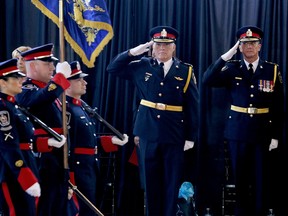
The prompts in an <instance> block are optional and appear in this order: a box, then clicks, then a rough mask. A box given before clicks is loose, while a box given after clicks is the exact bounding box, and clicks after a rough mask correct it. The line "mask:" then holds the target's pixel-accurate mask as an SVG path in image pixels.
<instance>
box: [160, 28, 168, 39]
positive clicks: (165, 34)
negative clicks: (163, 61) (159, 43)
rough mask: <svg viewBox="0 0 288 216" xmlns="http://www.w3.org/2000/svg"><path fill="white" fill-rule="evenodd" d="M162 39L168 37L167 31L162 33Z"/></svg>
mask: <svg viewBox="0 0 288 216" xmlns="http://www.w3.org/2000/svg"><path fill="white" fill-rule="evenodd" d="M161 37H167V31H166V30H165V29H163V30H162V31H161Z"/></svg>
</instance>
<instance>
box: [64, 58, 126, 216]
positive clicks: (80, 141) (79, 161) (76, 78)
mask: <svg viewBox="0 0 288 216" xmlns="http://www.w3.org/2000/svg"><path fill="white" fill-rule="evenodd" d="M70 66H71V70H72V73H71V75H70V76H69V77H68V80H69V82H70V86H69V88H68V89H66V100H67V122H68V130H69V138H70V154H69V164H70V181H71V182H72V183H73V184H74V185H76V186H77V188H78V189H79V190H80V191H81V193H82V194H83V195H84V196H85V197H86V198H87V199H88V200H89V201H90V202H91V203H92V204H93V205H95V206H96V207H99V204H100V203H101V202H100V201H101V198H102V196H100V195H101V193H100V192H99V191H101V189H102V187H103V184H101V176H100V165H99V158H98V143H99V144H101V146H102V147H103V149H104V151H105V152H114V151H117V150H118V146H117V145H120V146H122V145H124V144H126V143H127V142H128V136H127V135H126V134H124V137H125V138H124V140H120V139H119V138H117V137H116V136H97V134H96V118H94V117H93V114H92V113H89V112H88V111H87V110H86V109H85V108H84V106H85V105H84V104H83V103H85V102H84V101H82V100H81V96H82V95H84V94H85V93H86V85H87V82H86V80H85V79H84V78H85V77H86V76H88V74H86V73H83V71H82V70H81V66H80V64H79V62H78V61H73V62H71V63H70ZM115 144H116V145H115ZM72 198H73V201H74V203H75V205H76V206H78V207H79V216H87V215H89V216H92V215H96V213H94V212H93V211H92V210H91V208H89V206H88V205H87V204H86V203H85V202H84V201H83V200H81V199H77V197H76V195H73V197H72Z"/></svg>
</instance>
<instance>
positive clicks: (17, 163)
mask: <svg viewBox="0 0 288 216" xmlns="http://www.w3.org/2000/svg"><path fill="white" fill-rule="evenodd" d="M15 166H16V167H22V166H23V160H17V161H16V162H15Z"/></svg>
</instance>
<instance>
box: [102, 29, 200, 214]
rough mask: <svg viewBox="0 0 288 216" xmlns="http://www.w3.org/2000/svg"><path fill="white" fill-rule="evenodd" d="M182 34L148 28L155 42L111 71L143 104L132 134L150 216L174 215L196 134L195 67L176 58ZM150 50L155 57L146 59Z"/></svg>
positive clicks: (122, 56)
mask: <svg viewBox="0 0 288 216" xmlns="http://www.w3.org/2000/svg"><path fill="white" fill-rule="evenodd" d="M178 35H179V34H178V31H177V30H176V29H174V28H172V27H170V26H156V27H154V28H152V29H151V30H150V36H151V38H152V40H151V41H150V42H147V43H145V44H140V45H139V46H137V47H135V48H132V49H129V50H127V51H125V52H123V53H120V54H118V55H117V56H116V57H115V58H114V59H113V60H112V62H111V63H110V64H109V65H108V67H107V71H108V72H109V73H111V74H113V75H117V76H119V77H121V78H124V79H129V80H132V81H133V83H134V84H135V86H136V88H137V93H138V95H137V98H139V101H140V104H139V107H138V111H137V114H136V119H135V125H134V130H133V133H134V136H137V138H139V143H138V142H137V143H138V144H137V145H138V147H139V148H140V151H139V152H140V159H139V161H140V162H141V163H143V167H144V169H143V170H141V171H142V172H143V176H144V187H145V192H146V210H147V212H146V213H147V214H146V215H147V216H149V215H163V216H171V215H176V210H177V208H176V207H177V199H178V192H179V188H180V185H181V182H180V181H181V180H182V177H183V165H184V150H188V149H189V148H192V147H193V145H194V142H196V141H197V134H198V90H197V86H196V82H195V79H194V74H193V69H192V66H191V65H189V64H187V63H183V62H181V61H180V60H178V59H177V58H175V57H174V52H175V50H176V40H177V38H178ZM150 47H152V57H149V56H148V57H147V56H143V54H144V53H145V52H147V51H148V50H149V48H150Z"/></svg>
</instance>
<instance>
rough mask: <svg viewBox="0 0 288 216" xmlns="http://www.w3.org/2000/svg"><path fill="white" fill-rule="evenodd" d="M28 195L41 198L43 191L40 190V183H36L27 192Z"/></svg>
mask: <svg viewBox="0 0 288 216" xmlns="http://www.w3.org/2000/svg"><path fill="white" fill-rule="evenodd" d="M26 193H28V194H29V195H31V196H33V197H40V195H41V189H40V185H39V183H38V182H36V183H34V184H33V185H32V186H31V187H29V188H28V189H27V190H26Z"/></svg>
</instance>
